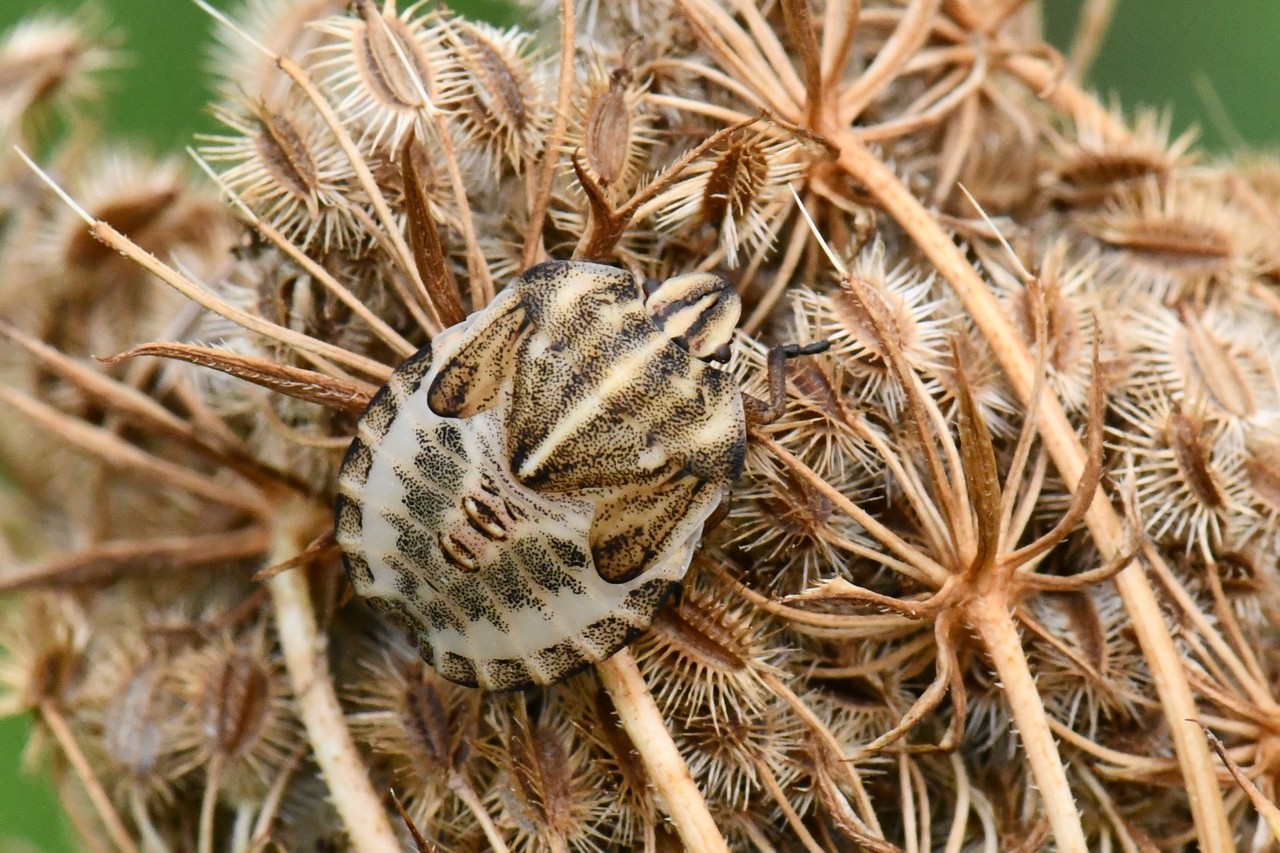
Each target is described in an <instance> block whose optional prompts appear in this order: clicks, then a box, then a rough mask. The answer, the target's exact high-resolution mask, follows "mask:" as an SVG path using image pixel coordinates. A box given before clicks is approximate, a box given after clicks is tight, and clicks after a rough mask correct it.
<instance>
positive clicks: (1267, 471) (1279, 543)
mask: <svg viewBox="0 0 1280 853" xmlns="http://www.w3.org/2000/svg"><path fill="white" fill-rule="evenodd" d="M1245 448H1246V455H1245V461H1244V473H1245V478H1246V483H1247V485H1248V500H1249V503H1250V504H1251V505H1252V506H1253V507H1254V508H1255V509H1256V510H1257V519H1256V520H1254V523H1252V524H1249V523H1247V522H1248V521H1249V520H1248V519H1239V520H1238V521H1239V522H1246V523H1245V524H1244V525H1242V528H1243V529H1242V535H1241V538H1244V537H1245V536H1247V535H1251V534H1253V533H1258V534H1260V535H1261V537H1262V539H1263V540H1264V541H1267V542H1274V543H1275V546H1274V547H1277V548H1278V549H1280V430H1278V429H1277V428H1276V427H1275V425H1274V424H1273V425H1272V426H1271V428H1270V429H1258V430H1256V431H1253V432H1251V433H1250V434H1249V435H1248V436H1247V437H1246V439H1245Z"/></svg>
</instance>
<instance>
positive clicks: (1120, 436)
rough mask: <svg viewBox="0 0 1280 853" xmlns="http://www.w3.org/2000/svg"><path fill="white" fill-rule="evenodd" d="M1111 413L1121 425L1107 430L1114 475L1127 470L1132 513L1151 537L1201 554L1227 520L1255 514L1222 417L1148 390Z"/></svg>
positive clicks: (1238, 452)
mask: <svg viewBox="0 0 1280 853" xmlns="http://www.w3.org/2000/svg"><path fill="white" fill-rule="evenodd" d="M1115 409H1116V412H1117V414H1119V416H1120V418H1121V421H1122V425H1121V426H1119V427H1116V428H1114V430H1113V434H1114V435H1115V438H1114V440H1113V446H1114V447H1115V448H1116V449H1117V450H1120V451H1121V452H1122V453H1123V454H1124V457H1123V458H1122V459H1121V461H1120V469H1119V471H1118V472H1117V476H1126V474H1125V473H1122V472H1125V471H1126V470H1127V471H1130V472H1131V473H1132V476H1133V477H1134V485H1135V487H1136V498H1137V510H1138V513H1139V516H1140V518H1141V519H1142V522H1143V526H1144V527H1145V528H1146V531H1147V533H1148V534H1149V535H1150V536H1151V537H1152V538H1153V539H1155V540H1156V541H1159V542H1171V543H1177V544H1181V545H1183V546H1184V547H1185V549H1186V550H1187V551H1190V550H1192V549H1193V548H1195V549H1198V550H1199V551H1200V553H1202V554H1206V555H1207V554H1210V553H1212V551H1213V549H1214V548H1215V547H1217V546H1218V545H1219V544H1221V543H1222V541H1223V532H1224V527H1225V525H1226V524H1227V523H1228V522H1230V521H1231V520H1232V519H1234V518H1238V517H1241V516H1253V515H1255V514H1256V513H1255V512H1254V510H1253V509H1252V507H1250V506H1249V504H1248V500H1247V495H1246V492H1245V490H1246V489H1247V485H1246V481H1245V477H1244V455H1243V452H1242V448H1241V447H1240V442H1239V439H1238V438H1233V437H1232V435H1231V434H1230V433H1229V432H1228V431H1227V430H1226V428H1225V424H1224V423H1223V422H1222V421H1221V420H1219V419H1216V418H1213V417H1211V416H1208V415H1206V414H1205V413H1204V412H1202V411H1200V410H1198V409H1194V408H1191V409H1187V408H1184V407H1182V406H1179V405H1177V404H1175V403H1173V402H1171V401H1170V400H1169V399H1168V398H1166V397H1164V396H1163V395H1160V394H1158V393H1156V392H1155V391H1154V390H1152V391H1149V392H1148V393H1147V394H1146V396H1144V397H1142V398H1137V399H1132V400H1120V401H1117V403H1116V404H1115ZM1109 429H1111V428H1109Z"/></svg>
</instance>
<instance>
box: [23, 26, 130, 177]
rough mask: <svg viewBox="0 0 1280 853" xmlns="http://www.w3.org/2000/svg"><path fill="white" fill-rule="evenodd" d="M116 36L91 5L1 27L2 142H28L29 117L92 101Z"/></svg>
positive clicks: (112, 63)
mask: <svg viewBox="0 0 1280 853" xmlns="http://www.w3.org/2000/svg"><path fill="white" fill-rule="evenodd" d="M118 41H119V39H118V38H117V36H116V35H114V34H112V33H111V32H109V31H108V30H107V28H106V27H105V25H104V22H103V21H102V18H101V15H100V14H99V13H97V12H95V11H93V9H92V8H91V7H90V8H86V9H81V10H79V11H78V12H76V13H75V14H74V15H67V16H66V17H62V16H60V15H56V14H52V13H42V14H40V15H36V16H33V17H31V18H29V19H27V20H26V21H23V22H22V23H19V24H17V25H16V26H14V27H13V28H12V29H10V30H9V31H8V32H6V33H4V37H3V39H0V141H3V142H4V143H5V145H6V148H7V147H8V146H10V145H13V144H24V145H27V144H30V143H29V142H27V141H26V140H25V136H26V133H25V131H27V130H33V129H36V127H33V126H32V123H33V122H34V123H35V125H37V126H38V125H39V124H40V123H41V122H42V121H44V120H46V119H47V118H48V117H49V116H51V115H55V114H59V113H62V114H67V113H72V112H74V111H76V110H77V109H78V108H79V107H82V106H83V105H84V104H86V103H88V102H92V101H96V100H97V99H98V96H99V94H100V91H99V81H98V79H97V78H98V76H99V75H101V73H102V72H103V71H106V70H108V69H111V68H114V67H116V66H117V65H119V64H120V59H119V56H118V54H117V52H116V49H115V48H116V43H117V42H118ZM24 125H25V127H24ZM9 153H10V152H8V151H6V152H5V155H4V157H5V159H8V157H9Z"/></svg>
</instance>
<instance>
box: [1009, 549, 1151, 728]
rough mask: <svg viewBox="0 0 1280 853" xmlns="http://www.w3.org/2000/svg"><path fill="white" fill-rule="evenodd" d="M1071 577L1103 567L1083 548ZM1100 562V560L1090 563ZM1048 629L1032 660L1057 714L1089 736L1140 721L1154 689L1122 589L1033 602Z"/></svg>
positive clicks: (1039, 634)
mask: <svg viewBox="0 0 1280 853" xmlns="http://www.w3.org/2000/svg"><path fill="white" fill-rule="evenodd" d="M1076 551H1077V552H1081V556H1080V557H1072V558H1068V561H1069V564H1068V565H1066V566H1064V567H1063V570H1064V571H1065V572H1066V573H1067V574H1078V573H1079V572H1080V571H1086V570H1088V569H1091V568H1097V566H1098V564H1099V561H1098V560H1097V558H1096V555H1095V554H1093V553H1092V552H1091V550H1090V549H1076ZM1087 556H1093V558H1094V559H1093V560H1091V561H1090V560H1087V558H1086V557H1087ZM1028 607H1029V612H1030V615H1031V617H1032V618H1033V619H1035V620H1036V622H1038V623H1039V625H1040V626H1041V627H1042V628H1043V631H1040V630H1037V631H1036V632H1035V634H1034V638H1032V637H1029V638H1028V639H1029V644H1030V653H1029V657H1030V658H1031V660H1032V661H1033V663H1032V666H1033V667H1034V670H1033V671H1034V672H1036V674H1037V679H1036V681H1037V684H1038V685H1039V686H1040V695H1041V696H1043V697H1044V702H1045V706H1046V708H1047V710H1048V711H1049V713H1051V714H1053V716H1054V717H1055V718H1056V719H1057V720H1059V721H1061V722H1063V723H1065V724H1066V725H1068V726H1070V727H1071V728H1073V729H1075V730H1076V731H1077V732H1080V733H1081V734H1083V735H1084V736H1086V737H1088V738H1091V739H1092V738H1096V737H1097V736H1098V732H1099V730H1100V728H1101V727H1103V726H1109V725H1113V724H1114V723H1115V722H1116V720H1118V719H1124V720H1128V719H1134V718H1136V717H1137V716H1138V711H1137V708H1138V707H1139V706H1140V705H1141V704H1142V703H1143V702H1144V701H1148V700H1149V699H1150V698H1151V694H1152V692H1153V690H1154V688H1153V686H1152V684H1151V677H1150V673H1149V672H1148V671H1147V667H1146V665H1145V660H1144V658H1143V656H1142V650H1141V649H1140V648H1139V647H1138V645H1137V643H1136V642H1135V638H1134V636H1133V634H1132V632H1131V631H1129V630H1128V626H1129V618H1128V616H1127V614H1126V613H1125V610H1124V603H1123V602H1122V601H1121V600H1120V597H1119V596H1118V595H1116V593H1115V590H1114V589H1112V588H1111V587H1109V586H1107V585H1105V584H1099V585H1098V586H1094V587H1090V588H1089V589H1087V590H1083V591H1080V592H1071V593H1059V594H1052V595H1040V596H1036V597H1035V598H1033V599H1031V600H1030V601H1029V602H1028Z"/></svg>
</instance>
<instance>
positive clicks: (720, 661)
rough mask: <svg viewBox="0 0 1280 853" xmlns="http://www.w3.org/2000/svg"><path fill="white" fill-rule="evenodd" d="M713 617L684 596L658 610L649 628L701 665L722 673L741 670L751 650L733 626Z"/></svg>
mask: <svg viewBox="0 0 1280 853" xmlns="http://www.w3.org/2000/svg"><path fill="white" fill-rule="evenodd" d="M715 617H716V614H715V613H714V612H709V611H706V610H704V609H702V608H700V607H695V606H693V605H692V604H691V602H690V601H689V600H688V599H685V600H684V601H681V603H680V606H679V607H670V608H667V609H666V610H664V611H662V612H661V613H660V614H659V615H658V618H657V619H655V620H654V622H653V630H654V631H655V632H656V633H657V634H658V635H659V636H661V637H662V638H663V639H664V640H666V641H667V642H668V643H669V644H670V645H672V646H673V647H675V648H677V649H679V650H680V652H681V653H682V654H683V655H684V656H685V657H687V658H691V659H692V660H694V661H696V662H697V663H698V665H700V666H702V667H705V668H707V669H711V670H716V671H719V672H725V673H735V672H741V671H743V670H745V669H746V668H747V667H748V666H750V665H751V650H750V649H749V648H747V647H746V646H745V645H744V644H743V643H742V642H741V640H740V639H739V637H738V636H737V635H736V632H735V631H734V630H733V629H734V627H737V626H726V625H725V624H723V623H722V622H721V621H720V620H719V619H717V618H715Z"/></svg>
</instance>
